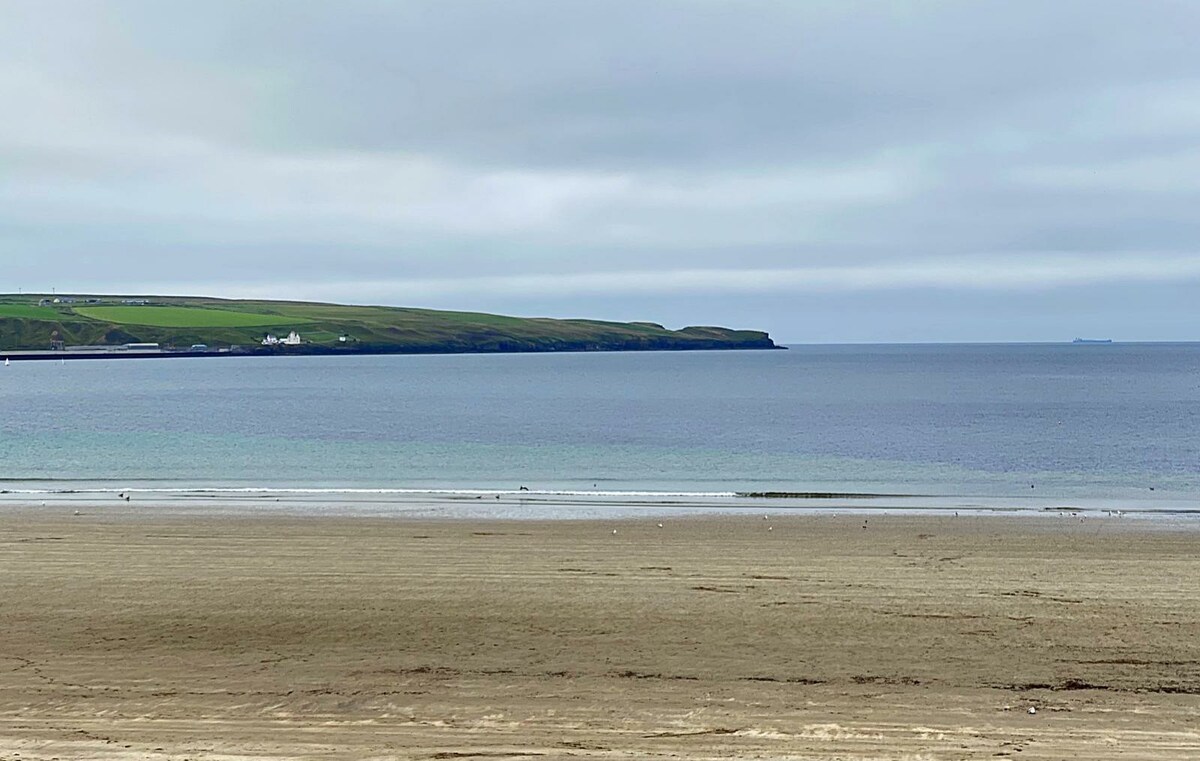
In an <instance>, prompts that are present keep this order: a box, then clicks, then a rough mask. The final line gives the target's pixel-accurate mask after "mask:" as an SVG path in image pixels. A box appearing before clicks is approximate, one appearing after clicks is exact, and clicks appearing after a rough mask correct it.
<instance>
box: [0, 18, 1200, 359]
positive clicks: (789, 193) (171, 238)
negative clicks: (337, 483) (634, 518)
mask: <svg viewBox="0 0 1200 761" xmlns="http://www.w3.org/2000/svg"><path fill="white" fill-rule="evenodd" d="M0 12H2V13H3V15H4V17H5V18H4V23H2V24H0V95H2V96H3V97H4V101H5V103H6V104H7V105H6V109H5V118H4V119H0V258H2V259H3V262H4V264H5V270H6V272H7V274H8V277H9V279H10V280H11V281H12V287H14V288H15V287H16V286H18V285H23V286H25V287H48V286H49V285H57V286H58V287H60V288H66V287H75V288H78V289H97V288H99V287H101V286H104V287H111V288H114V289H118V290H123V291H129V290H134V289H136V286H137V284H138V283H141V284H144V285H145V286H146V287H149V286H153V287H155V288H161V289H165V290H171V291H179V292H187V291H193V292H194V291H195V290H196V289H203V290H206V291H209V292H228V293H231V294H232V293H233V292H235V291H237V292H239V293H249V292H254V293H255V294H258V295H266V294H269V293H272V292H276V291H279V290H280V289H286V290H287V292H286V293H283V292H280V293H278V295H280V296H287V297H291V296H299V295H306V294H317V293H320V292H324V293H328V294H329V295H328V296H327V297H336V298H341V299H345V300H352V301H353V300H361V299H363V298H369V299H370V300H374V301H385V302H386V301H404V300H413V299H420V298H424V300H425V302H426V303H434V302H436V303H438V304H439V305H446V306H460V307H464V308H470V307H473V306H475V305H476V303H477V302H478V303H482V302H485V301H488V300H489V299H490V300H492V301H495V303H498V304H500V305H501V306H504V307H505V308H506V309H508V311H517V312H524V311H525V309H524V308H523V307H524V306H529V307H530V308H532V307H533V305H536V304H546V305H550V306H553V307H554V308H555V309H559V308H560V307H561V308H563V309H566V308H567V307H563V306H562V305H563V303H564V302H563V301H562V299H570V303H571V304H575V305H576V308H575V309H574V310H573V311H574V312H576V313H579V314H594V315H595V316H599V317H605V316H609V315H608V314H595V309H603V310H613V311H615V312H624V311H625V307H621V308H616V307H614V304H624V305H625V306H626V307H627V306H629V305H633V304H636V305H639V306H638V309H639V310H646V311H644V312H643V313H642V314H640V315H635V316H640V317H643V318H647V319H655V318H660V319H662V320H663V321H668V322H669V321H672V317H673V316H675V317H678V321H679V322H685V321H686V322H695V321H705V318H704V315H705V310H706V309H707V308H708V307H710V306H711V305H713V304H714V303H716V301H714V299H713V294H717V293H725V294H727V295H728V299H730V300H729V301H727V302H721V303H726V304H728V305H732V304H737V303H740V304H742V306H743V308H744V309H745V310H746V314H747V315H756V314H760V311H756V308H755V306H754V299H756V298H758V296H757V295H756V294H760V295H761V294H768V293H777V292H778V291H779V290H780V289H781V288H784V287H785V286H786V287H790V288H792V289H793V290H794V291H795V292H797V293H807V294H809V297H808V298H812V297H813V295H814V294H816V293H818V292H822V293H823V292H828V293H830V294H831V296H830V298H832V299H834V300H833V301H831V302H829V303H831V304H837V303H841V304H842V305H843V307H844V309H845V313H846V314H847V315H850V316H849V317H848V318H847V319H851V320H853V319H863V320H866V319H877V318H876V317H872V316H869V315H866V314H865V313H861V312H859V311H857V310H856V309H855V308H854V305H855V304H856V301H855V299H856V298H857V297H854V296H851V295H848V294H850V293H851V292H853V293H860V292H864V291H871V290H874V291H876V292H880V293H882V292H884V291H886V292H888V293H890V294H892V296H890V297H889V298H891V299H893V302H894V303H897V304H899V303H902V301H897V300H896V299H899V296H897V295H896V294H899V293H901V292H910V293H914V294H916V293H918V292H923V291H924V289H928V288H930V287H933V288H938V289H945V288H953V287H959V288H972V287H973V286H972V285H971V283H969V282H964V281H962V280H961V278H960V279H958V280H956V279H955V278H954V277H946V278H943V279H942V280H937V278H933V280H934V281H936V282H931V275H930V274H929V273H930V269H929V268H930V266H931V265H930V262H940V263H944V264H939V265H938V266H939V267H942V269H943V270H944V271H955V272H957V271H968V270H974V271H975V272H977V273H983V274H987V275H988V276H989V277H990V279H991V282H992V284H993V286H994V287H997V288H1002V289H1008V290H1009V291H1010V292H1013V293H1016V292H1019V291H1021V290H1023V289H1030V288H1038V287H1040V288H1042V289H1046V288H1049V289H1055V290H1058V291H1060V292H1065V291H1068V290H1071V289H1072V288H1075V287H1086V288H1090V289H1103V288H1109V287H1111V285H1110V284H1111V283H1112V282H1119V281H1120V280H1121V279H1122V278H1125V277H1127V276H1128V273H1130V272H1137V273H1140V274H1138V275H1137V278H1136V279H1137V280H1138V282H1139V283H1141V284H1142V285H1139V287H1140V288H1152V287H1154V285H1153V284H1154V283H1159V284H1161V287H1164V288H1165V287H1168V286H1169V284H1172V283H1178V282H1180V281H1181V280H1182V281H1185V282H1195V281H1197V280H1200V275H1197V273H1196V272H1195V270H1194V268H1190V267H1189V266H1187V264H1188V261H1189V258H1190V257H1200V245H1198V240H1200V238H1198V236H1200V229H1198V228H1200V222H1197V221H1195V215H1194V212H1193V210H1194V209H1195V207H1196V203H1197V201H1198V200H1200V198H1198V196H1200V186H1198V184H1197V181H1196V179H1195V178H1196V177H1197V176H1200V174H1198V172H1197V170H1200V137H1198V135H1200V107H1198V106H1197V105H1196V104H1197V103H1200V97H1198V96H1200V67H1198V66H1197V65H1196V63H1195V56H1194V50H1193V48H1194V44H1193V43H1194V32H1195V30H1196V29H1197V28H1198V24H1197V22H1200V8H1197V7H1196V6H1193V5H1189V4H1185V3H1174V2H1077V1H1076V0H1069V1H1064V2H1056V3H1044V2H1001V1H1000V0H996V1H995V2H977V3H949V2H933V1H932V0H931V1H929V2H912V3H884V2H878V3H867V2H844V1H839V2H805V3H796V2H790V1H789V2H784V1H782V0H781V1H779V2H768V1H767V0H758V1H751V2H725V1H724V0H687V1H686V2H685V1H684V0H653V1H649V2H648V1H646V0H641V1H639V2H632V1H631V0H613V1H612V2H603V3H590V2H572V1H570V0H543V1H541V2H529V1H526V0H512V1H511V2H504V3H496V2H482V0H480V1H477V2H456V1H455V0H436V1H433V0H431V1H429V2H373V1H365V0H364V1H359V2H338V3H333V2H313V1H309V0H275V1H272V2H267V1H265V0H244V1H242V2H218V1H215V0H214V1H213V2H207V3H189V4H183V3H165V2H159V1H158V0H153V1H152V0H124V1H123V2H115V1H114V2H99V1H97V2H66V1H60V0H37V1H34V0H27V1H21V0H16V1H10V2H9V3H6V4H5V5H4V6H3V11H0ZM1055 257H1057V259H1055ZM1050 260H1053V261H1062V262H1070V263H1071V266H1073V267H1076V268H1077V269H1078V270H1079V271H1080V272H1081V273H1082V275H1081V277H1079V278H1074V279H1073V278H1071V277H1070V276H1069V272H1068V273H1066V274H1064V273H1062V272H1059V271H1058V270H1055V271H1054V272H1050V271H1048V270H1047V269H1046V264H1045V263H1046V262H1047V261H1050ZM47 262H54V263H55V266H54V267H53V269H52V270H51V271H54V272H67V273H72V274H71V277H73V278H74V279H73V280H71V282H70V283H68V282H64V280H65V278H64V277H63V276H61V275H55V276H54V277H53V279H54V281H55V282H54V283H50V282H47V280H48V277H47V275H46V273H47V271H48V268H47V266H46V263H47ZM947 268H948V269H947ZM281 272H282V273H286V276H281V275H280V273H281ZM698 272H699V273H707V274H704V275H703V276H702V277H697V276H695V273H698ZM724 272H728V273H729V274H728V276H725V275H723V274H722V273H724ZM834 272H840V273H842V275H840V276H838V277H833V276H830V275H829V273H834ZM865 272H873V273H876V274H875V275H874V276H872V277H859V276H858V275H861V274H862V273H865ZM628 273H635V274H634V275H633V276H632V280H630V279H628V278H627V275H628ZM689 273H691V274H689ZM756 273H757V274H756ZM762 273H776V276H772V275H770V274H767V275H765V276H760V275H762ZM778 273H791V274H789V275H787V276H780V275H778ZM820 273H825V274H824V275H822V274H820ZM847 273H858V275H855V276H854V277H851V276H850V275H849V274H847ZM1088 273H1107V274H1105V275H1104V276H1103V277H1100V278H1099V279H1098V280H1097V279H1096V278H1091V277H1090V276H1089V275H1088ZM850 281H853V282H854V287H853V288H848V287H846V283H847V282H850ZM1084 281H1087V282H1089V283H1091V284H1090V285H1087V286H1083V285H1081V283H1083V282H1084ZM1100 281H1103V282H1100ZM455 283H458V286H457V287H456V286H455ZM1105 283H1109V285H1106V284H1105ZM39 284H40V285H39ZM364 284H370V287H368V286H367V285H364ZM503 284H508V286H504V287H501V286H503ZM580 284H590V285H586V287H585V286H583V285H580ZM596 284H601V285H602V287H600V286H597V285H596ZM1169 287H1176V286H1174V285H1170V286H1169ZM322 289H324V290H322ZM555 289H559V291H560V293H559V296H558V297H556V296H555V295H554V293H553V292H554V290H555ZM493 291H494V292H493ZM534 291H538V292H537V293H534ZM682 292H694V293H697V294H700V293H703V294H705V296H704V298H696V299H694V300H693V301H692V302H686V301H685V300H682V299H681V298H678V297H677V296H676V295H673V294H679V293H682ZM621 293H624V294H625V298H627V301H625V302H620V298H621V295H620V294H621ZM839 293H840V294H842V295H841V296H837V294H839ZM389 294H391V295H389ZM650 294H657V297H652V296H651V295H650ZM323 297H326V296H323ZM452 298H459V299H461V300H462V301H459V302H456V303H444V302H446V301H448V300H451V299H452ZM655 298H657V301H656V300H655ZM837 298H841V299H843V301H841V302H838V301H837ZM522 299H524V300H522ZM556 299H557V300H556ZM739 299H740V301H739ZM614 300H616V301H614ZM917 301H920V300H919V299H918V300H917ZM927 303H929V305H930V306H929V309H931V310H942V312H941V314H942V317H943V318H944V319H958V318H959V317H962V316H963V315H962V314H958V315H956V316H955V315H952V314H951V312H952V311H953V310H960V311H961V310H967V309H970V305H971V304H972V303H982V302H978V301H977V302H971V301H969V300H968V301H967V302H965V303H959V302H954V301H953V300H947V299H937V300H932V301H930V300H927ZM1047 303H1048V302H1047ZM1038 304H1040V306H1037V308H1038V309H1042V310H1043V312H1044V316H1045V319H1046V320H1047V321H1049V322H1054V321H1058V322H1061V321H1062V319H1063V318H1062V315H1061V314H1058V313H1055V312H1053V310H1050V309H1049V308H1048V307H1047V306H1046V303H1042V302H1038ZM589 305H594V309H593V307H591V306H589ZM659 308H663V309H668V310H670V313H669V314H667V315H660V314H657V313H656V312H655V310H656V309H659ZM728 308H729V309H732V308H733V307H731V306H730V307H728ZM946 310H950V311H946ZM793 314H794V316H792V317H789V316H788V313H787V311H786V310H779V311H777V312H773V313H772V314H771V316H770V319H771V321H772V322H771V324H766V325H763V327H767V328H772V329H774V330H776V331H777V332H778V331H781V330H782V331H783V332H785V333H787V332H788V331H789V330H791V331H792V332H793V333H794V334H798V333H800V332H801V331H799V330H795V327H794V326H795V325H796V324H798V322H799V321H801V320H803V319H807V318H803V317H801V311H800V310H799V309H797V310H795V311H794V313H793ZM855 314H861V315H862V316H861V317H859V318H855V317H853V315H855ZM931 314H932V313H931ZM1126 316H1127V317H1128V318H1129V319H1131V320H1134V319H1137V318H1136V315H1133V314H1132V313H1129V314H1127V315H1126ZM1193 316H1194V314H1193ZM898 319H907V320H910V322H911V324H913V325H916V324H918V323H920V324H923V325H928V324H936V320H935V319H932V318H930V319H928V320H923V321H922V320H917V319H916V318H915V317H913V316H912V315H911V313H909V312H906V311H901V312H898ZM980 319H986V317H981V318H980ZM731 321H732V322H738V323H743V322H744V321H742V320H731ZM968 322H969V321H968V320H965V319H964V320H962V324H967V323H968ZM1160 324H1161V322H1153V323H1151V322H1147V323H1146V325H1147V328H1146V329H1147V330H1148V331H1150V330H1158V329H1159V327H1155V326H1159V325H1160ZM864 329H865V328H864ZM881 330H882V328H881ZM854 331H859V332H854ZM860 332H861V330H860V329H859V328H854V329H853V330H849V329H848V332H847V333H846V335H847V336H850V335H851V333H853V334H854V335H859V333H860ZM829 335H830V336H831V337H835V336H836V333H830V334H829ZM1148 335H1149V334H1148Z"/></svg>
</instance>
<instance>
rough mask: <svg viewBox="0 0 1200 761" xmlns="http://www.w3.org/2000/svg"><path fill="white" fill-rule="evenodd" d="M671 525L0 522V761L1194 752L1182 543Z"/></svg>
mask: <svg viewBox="0 0 1200 761" xmlns="http://www.w3.org/2000/svg"><path fill="white" fill-rule="evenodd" d="M658 522H659V519H633V520H626V521H603V522H601V521H598V522H572V521H562V522H545V523H541V522H487V521H417V520H382V519H367V518H357V519H347V518H303V517H284V516H273V517H270V518H231V517H211V516H210V517H178V516H171V517H161V516H160V517H150V518H148V517H144V515H139V514H138V513H136V512H133V511H126V512H123V513H117V514H109V513H106V512H103V511H88V514H85V515H80V516H73V515H71V514H70V512H69V511H64V510H54V509H46V510H41V511H22V510H15V509H14V510H6V511H5V513H4V514H3V515H0V614H2V616H3V624H2V626H0V759H4V760H6V761H8V760H11V759H17V758H20V759H52V758H55V759H70V758H88V759H134V758H137V759H202V758H203V759H210V758H211V759H283V758H288V759H294V758H322V759H328V758H340V759H364V758H374V759H382V758H419V759H449V758H490V759H496V758H521V759H525V758H535V757H536V758H581V759H599V758H604V759H625V758H628V759H634V758H636V759H643V758H660V757H661V758H666V757H681V758H691V759H704V758H714V759H716V758H735V757H736V758H795V759H884V758H886V759H912V760H914V761H915V760H916V759H930V760H933V759H947V760H949V759H985V758H986V759H995V758H1006V757H1007V758H1021V759H1063V758H1074V759H1195V758H1198V757H1200V532H1198V531H1196V530H1194V529H1187V530H1184V529H1179V528H1171V527H1168V526H1165V525H1164V524H1162V523H1155V522H1153V521H1143V522H1133V521H1128V520H1122V519H1117V518H1108V519H1090V520H1088V521H1086V522H1084V523H1080V522H1079V521H1078V520H1072V519H1071V518H1069V517H1064V518H1051V517H1041V518H1030V517H1022V518H1005V517H962V518H954V517H950V516H945V517H940V516H928V517H911V516H910V517H905V516H884V517H878V518H874V517H873V518H870V519H869V522H868V524H867V527H866V528H863V518H862V517H861V516H860V517H850V516H842V517H833V516H825V517H814V516H808V517H789V518H781V517H777V516H773V517H772V518H771V519H770V520H767V521H764V520H763V519H762V516H761V514H757V515H754V516H752V517H751V516H747V517H723V518H688V519H662V522H663V524H664V526H663V527H662V528H659V527H658V526H657V525H656V524H657V523H658ZM614 529H616V532H617V533H616V534H613V533H612V532H613V530H614ZM768 529H769V530H768ZM1030 708H1033V709H1035V711H1036V712H1035V713H1030V711H1029V709H1030Z"/></svg>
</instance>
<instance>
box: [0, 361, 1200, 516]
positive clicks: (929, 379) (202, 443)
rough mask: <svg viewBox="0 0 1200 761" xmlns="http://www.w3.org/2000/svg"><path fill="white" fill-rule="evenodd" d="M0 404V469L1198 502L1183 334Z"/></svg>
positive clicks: (321, 379)
mask: <svg viewBox="0 0 1200 761" xmlns="http://www.w3.org/2000/svg"><path fill="white" fill-rule="evenodd" d="M0 413H2V414H0V477H3V478H4V479H7V480H6V482H5V483H0V488H9V489H10V490H19V489H24V488H41V487H45V486H49V487H51V488H64V487H63V483H64V482H65V483H66V487H65V488H77V487H78V488H92V487H96V486H101V487H106V488H113V489H117V488H124V487H128V486H142V487H152V488H184V487H187V488H191V487H207V488H214V487H216V488H222V487H224V488H229V487H240V488H246V487H292V488H303V489H316V488H340V489H344V488H357V489H379V488H386V489H450V490H459V489H473V488H477V489H484V490H488V489H495V490H499V489H515V488H517V487H518V486H519V485H527V486H528V487H529V488H530V489H532V490H534V491H544V490H566V491H575V490H578V491H585V492H591V491H611V492H687V493H714V494H715V493H723V492H733V491H745V490H778V491H838V492H887V493H896V494H918V495H941V496H970V497H978V498H981V499H982V498H991V499H1003V498H1021V499H1023V498H1027V497H1029V496H1031V494H1032V495H1036V496H1037V497H1038V498H1039V499H1059V498H1063V499H1066V498H1070V499H1097V500H1105V499H1114V498H1115V499H1136V500H1141V501H1146V500H1149V501H1151V502H1153V501H1154V500H1175V501H1179V500H1184V501H1188V500H1192V499H1193V498H1195V499H1196V500H1197V501H1198V502H1200V345H1196V344H1186V345H1153V344H1140V345H1139V344H1130V345H1122V344H1114V345H1103V346H1072V345H1069V344H1063V345H957V346H946V345H923V346H802V347H793V348H792V349H791V350H790V351H780V352H711V353H709V352H697V353H691V352H689V353H645V354H638V353H632V354H560V355H490V356H489V355H461V356H419V357H418V356H411V357H406V356H391V357H352V358H344V357H339V358H321V357H306V358H301V357H297V358H271V359H263V358H221V359H195V360H138V361H131V360H114V361H78V362H68V363H66V364H57V363H48V362H24V363H14V364H13V365H12V366H11V367H0ZM1031 484H1032V485H1033V488H1032V489H1031ZM1151 487H1153V488H1154V491H1153V492H1151V491H1150V489H1151Z"/></svg>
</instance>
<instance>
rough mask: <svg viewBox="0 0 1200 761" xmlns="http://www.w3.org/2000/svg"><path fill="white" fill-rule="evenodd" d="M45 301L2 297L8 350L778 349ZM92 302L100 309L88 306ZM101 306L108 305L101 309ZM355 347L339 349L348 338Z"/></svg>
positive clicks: (476, 318)
mask: <svg viewBox="0 0 1200 761" xmlns="http://www.w3.org/2000/svg"><path fill="white" fill-rule="evenodd" d="M43 298H47V295H45V294H0V350H4V349H40V348H45V347H47V346H49V345H50V344H51V343H56V342H59V341H61V342H62V343H65V344H66V345H68V346H119V345H122V344H127V343H158V344H161V345H163V346H174V347H187V346H191V345H192V344H197V343H202V344H207V345H208V346H210V347H238V349H239V350H241V351H261V352H289V353H305V352H338V353H342V352H346V353H354V352H364V351H369V352H409V353H435V352H436V353H447V352H497V351H504V352H514V351H605V350H646V349H713V348H771V347H772V346H773V344H772V343H771V341H770V338H769V337H768V336H767V335H766V334H765V333H756V332H751V331H745V332H743V331H731V330H726V329H723V328H707V327H694V328H685V329H682V330H668V329H666V328H664V327H662V326H661V325H654V324H650V323H644V322H643V323H619V322H605V321H601V320H561V319H548V318H541V317H535V318H523V317H508V316H504V315H496V314H484V313H480V312H449V311H438V310H432V309H411V308H404V307H387V306H364V305H342V304H328V303H306V302H297V301H266V300H263V301H247V300H226V299H210V298H189V297H183V296H147V297H144V298H146V299H148V300H149V301H151V302H152V303H151V304H148V305H144V306H133V305H130V304H122V303H120V300H128V299H131V298H133V297H132V296H130V295H128V294H125V295H120V296H90V295H87V294H78V295H76V296H75V297H74V301H73V302H72V304H71V305H67V304H61V305H57V304H56V305H54V306H52V307H45V306H38V305H37V304H38V300H39V299H43ZM86 299H92V300H93V303H90V304H89V303H83V302H84V301H85V300H86ZM96 301H99V303H95V302H96ZM291 329H295V330H296V331H297V332H298V333H300V336H301V341H302V343H301V345H299V346H289V347H278V348H267V347H263V346H262V345H261V342H262V338H263V334H264V333H265V332H267V331H268V330H270V332H272V333H275V334H278V335H285V334H286V333H287V332H288V331H289V330H291ZM343 335H344V336H346V337H347V340H346V341H339V340H338V339H339V337H340V336H343Z"/></svg>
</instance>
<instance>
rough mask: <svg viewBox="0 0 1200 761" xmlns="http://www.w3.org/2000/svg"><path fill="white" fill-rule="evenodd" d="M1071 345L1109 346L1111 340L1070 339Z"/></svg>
mask: <svg viewBox="0 0 1200 761" xmlns="http://www.w3.org/2000/svg"><path fill="white" fill-rule="evenodd" d="M1071 343H1073V344H1110V343H1112V339H1111V338H1072V339H1071Z"/></svg>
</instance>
